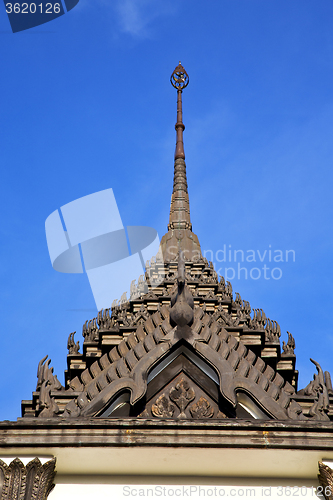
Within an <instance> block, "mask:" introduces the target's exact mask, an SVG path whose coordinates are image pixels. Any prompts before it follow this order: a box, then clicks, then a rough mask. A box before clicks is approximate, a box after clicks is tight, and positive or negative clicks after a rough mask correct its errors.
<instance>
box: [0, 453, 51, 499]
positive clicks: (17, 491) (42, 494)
mask: <svg viewBox="0 0 333 500" xmlns="http://www.w3.org/2000/svg"><path fill="white" fill-rule="evenodd" d="M55 464H56V459H55V458H53V459H52V460H49V461H48V462H45V464H43V465H42V464H41V462H40V460H39V458H34V459H33V460H31V462H29V463H28V464H27V465H26V466H24V465H23V463H22V462H21V460H20V459H19V458H15V460H13V461H12V462H11V463H10V465H7V464H6V463H5V462H3V461H2V460H0V500H46V499H47V497H48V496H49V494H50V492H51V491H52V490H53V488H54V484H53V480H54V477H55V475H56V471H55Z"/></svg>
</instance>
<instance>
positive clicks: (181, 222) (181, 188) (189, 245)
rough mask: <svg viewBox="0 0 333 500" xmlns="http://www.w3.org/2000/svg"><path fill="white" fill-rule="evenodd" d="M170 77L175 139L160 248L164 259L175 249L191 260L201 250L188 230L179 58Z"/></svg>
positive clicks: (185, 81)
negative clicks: (166, 218)
mask: <svg viewBox="0 0 333 500" xmlns="http://www.w3.org/2000/svg"><path fill="white" fill-rule="evenodd" d="M170 81H171V84H172V86H173V87H175V89H176V90H177V123H176V125H175V128H176V133H177V139H176V151H175V167H174V178H173V190H172V196H171V206H170V218H169V224H168V232H167V233H166V234H165V235H164V236H163V238H162V241H161V250H162V253H163V256H164V259H165V260H172V259H177V258H178V257H177V256H178V255H179V252H180V251H183V252H184V259H185V260H186V261H191V260H193V259H195V258H198V257H201V250H200V243H199V240H198V237H197V235H196V234H194V233H192V224H191V217H190V203H189V198H188V191H187V179H186V165H185V153H184V143H183V132H184V130H185V125H184V123H183V110H182V91H183V89H184V88H185V87H187V85H188V82H189V76H188V74H187V73H186V71H185V69H184V68H183V66H182V65H181V63H180V62H179V64H178V66H177V67H176V69H175V70H174V72H173V73H172V75H171V78H170Z"/></svg>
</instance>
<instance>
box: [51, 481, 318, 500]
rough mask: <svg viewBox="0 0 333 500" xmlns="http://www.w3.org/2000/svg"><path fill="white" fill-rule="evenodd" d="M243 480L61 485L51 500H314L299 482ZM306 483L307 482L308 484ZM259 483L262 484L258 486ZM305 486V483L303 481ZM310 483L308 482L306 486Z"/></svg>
mask: <svg viewBox="0 0 333 500" xmlns="http://www.w3.org/2000/svg"><path fill="white" fill-rule="evenodd" d="M251 482H252V481H248V483H247V482H246V481H244V480H239V481H237V480H235V479H234V480H233V482H232V483H230V482H229V481H227V482H225V481H223V480H221V482H220V484H218V485H216V484H211V485H207V484H206V485H199V484H197V483H195V481H194V482H193V483H192V484H165V483H164V484H163V483H160V484H153V485H152V484H150V485H149V484H127V485H126V484H96V483H95V484H83V483H81V484H80V483H76V484H71V483H58V484H57V485H56V487H55V489H54V490H53V492H51V494H50V496H49V500H92V499H98V500H126V499H128V500H136V499H140V498H141V499H151V500H160V499H163V500H171V499H176V498H179V499H185V498H186V499H189V500H206V499H207V498H208V499H209V498H210V499H214V500H221V499H224V498H229V499H232V498H237V499H239V498H244V499H250V498H251V499H256V500H258V499H261V500H263V499H265V498H266V499H271V500H279V499H289V500H290V498H291V497H292V498H293V499H295V497H297V498H299V499H302V498H304V499H313V500H314V499H315V498H316V490H315V486H309V484H307V485H306V484H301V482H300V481H298V482H294V481H289V483H288V482H286V481H283V480H282V481H281V482H280V484H277V482H276V481H274V486H272V485H271V486H270V485H269V481H266V480H262V481H261V484H260V481H259V482H257V484H256V485H253V484H250V483H251ZM305 482H307V481H305ZM258 483H259V484H258ZM303 483H304V481H303ZM307 483H309V482H307Z"/></svg>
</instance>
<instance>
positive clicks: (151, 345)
mask: <svg viewBox="0 0 333 500" xmlns="http://www.w3.org/2000/svg"><path fill="white" fill-rule="evenodd" d="M177 266H178V262H177V261H172V262H169V263H166V264H165V266H164V267H163V269H162V267H161V265H160V263H156V262H153V264H151V266H150V267H148V269H147V273H146V278H147V279H149V277H150V278H153V277H154V275H157V274H158V273H161V272H163V273H164V281H163V282H162V283H161V284H160V285H159V286H158V287H157V288H155V289H152V288H151V286H150V284H149V281H147V283H148V286H147V289H148V293H146V294H145V295H144V296H142V297H141V298H136V299H135V298H134V299H133V300H132V301H131V302H128V303H126V304H122V305H120V306H115V307H114V308H113V309H112V310H106V311H101V312H100V313H99V315H98V318H96V319H94V320H91V321H90V322H89V323H87V324H86V325H85V327H84V331H83V335H84V338H85V342H84V343H83V353H82V354H80V353H75V354H70V355H69V356H68V359H67V361H68V369H67V371H66V373H65V381H66V383H65V388H63V387H62V386H61V385H60V384H59V382H58V381H57V380H56V381H54V379H53V374H52V373H51V372H50V368H43V366H45V360H43V361H44V365H41V367H40V378H43V376H44V378H45V377H46V378H47V379H48V381H47V382H46V383H45V382H43V380H40V381H39V387H38V388H37V390H36V391H35V392H34V393H33V400H32V401H30V402H29V401H24V402H22V414H23V415H24V416H26V417H28V416H30V417H35V416H39V417H51V416H62V417H66V418H74V417H80V418H87V417H99V418H100V417H101V416H102V415H103V414H104V416H105V414H107V415H108V416H111V417H112V416H114V417H115V416H122V417H123V418H129V417H130V416H139V415H141V417H142V418H143V417H146V416H147V413H145V411H146V412H148V415H149V418H158V416H161V415H162V413H163V411H162V409H163V405H164V406H165V408H166V410H165V415H166V417H168V415H169V418H178V417H179V413H181V412H178V409H177V408H178V407H177V405H176V404H175V402H174V401H172V398H170V397H169V395H170V392H171V390H172V389H176V386H177V384H179V383H181V382H182V380H183V381H185V382H186V383H189V384H192V386H191V388H192V389H193V390H194V393H195V395H196V396H195V399H193V400H191V401H190V403H191V404H190V405H187V406H188V407H187V408H186V411H185V414H186V415H185V416H186V418H199V416H200V415H201V417H200V418H214V419H216V418H220V419H221V418H237V419H240V418H252V417H251V415H248V414H246V413H245V414H244V412H243V413H242V412H239V403H240V402H241V401H240V397H239V395H240V394H246V395H247V396H248V397H249V398H250V400H251V401H252V402H254V405H255V407H256V408H257V409H258V412H257V413H258V415H259V416H258V415H257V417H256V418H266V419H277V420H293V419H304V421H305V419H309V420H312V419H315V420H318V419H319V420H321V419H326V420H328V419H329V418H330V417H331V414H332V413H333V412H332V410H331V408H333V405H332V402H333V400H332V398H331V394H330V395H329V399H330V401H329V403H330V404H329V409H328V410H327V409H326V407H325V411H323V408H321V409H320V408H319V406H320V405H319V406H318V404H317V406H316V405H315V403H316V401H315V400H316V392H315V391H314V388H313V384H312V386H311V391H312V392H311V391H310V389H309V390H308V392H309V391H310V394H306V395H305V394H302V393H300V394H296V390H297V372H296V371H295V356H294V355H293V354H286V353H282V354H281V349H280V343H279V335H278V333H279V332H278V331H277V329H275V330H274V328H273V327H272V325H270V324H269V323H268V321H267V320H266V318H265V317H264V315H263V313H262V312H260V310H256V311H257V312H256V311H255V313H254V316H253V317H252V316H251V314H250V311H251V308H250V306H249V304H248V303H247V302H245V301H242V299H241V298H240V296H239V294H236V297H235V299H234V298H233V293H232V288H231V285H230V283H225V282H224V280H223V278H219V277H218V276H217V274H216V272H215V270H214V268H213V266H212V264H208V262H207V261H206V260H205V259H202V258H201V259H199V260H198V261H197V262H186V263H185V269H184V271H185V272H184V277H185V280H186V288H187V289H188V290H189V292H190V294H191V296H192V300H193V308H194V309H193V312H194V317H193V322H192V324H191V326H190V327H189V328H188V332H187V335H185V336H184V335H183V334H182V333H181V329H179V327H178V326H174V325H172V324H170V318H169V316H170V307H171V304H172V300H171V298H172V296H175V295H174V294H175V293H176V292H177V279H178V271H177ZM87 325H88V327H87ZM89 325H90V326H89ZM267 325H268V326H267ZM269 328H270V331H269V332H268V330H267V329H269ZM274 335H275V337H274ZM177 350H178V351H177ZM176 351H177V352H178V355H177V356H178V358H177V356H176V355H175V354H174V353H175V352H176ZM189 353H190V354H189ZM172 356H176V357H174V358H172ZM191 356H192V360H191V359H189V358H191ZM168 357H169V358H170V359H169V361H168V363H169V365H171V364H172V363H174V365H177V363H178V365H177V366H178V368H174V372H172V373H171V372H170V373H171V374H170V377H169V375H168V373H167V370H168V368H167V367H166V368H163V366H164V365H163V363H164V364H165V363H166V361H165V360H166V359H167V358H168ZM171 358H172V359H171ZM177 359H178V360H177ZM189 362H191V363H192V369H188V366H187V365H186V363H187V364H188V363H189ZM159 364H160V366H161V370H162V371H163V377H164V379H163V380H161V382H160V387H159V386H158V383H159V382H158V380H159V379H158V377H156V378H155V379H154V384H155V386H156V387H155V389H154V390H152V388H151V387H152V382H151V380H150V379H151V373H152V371H153V369H154V368H156V366H158V365H159ZM204 365H207V366H208V367H209V369H210V371H211V372H212V373H213V375H211V376H210V377H208V378H207V376H206V382H203V379H204V378H205V377H204V376H203V375H202V376H200V374H199V375H196V376H194V375H193V374H194V373H198V372H200V370H201V373H203V372H202V366H204ZM172 366H173V365H172ZM179 367H180V368H179ZM198 367H199V368H198ZM177 370H178V371H177ZM155 371H156V370H155ZM157 371H158V370H157ZM206 371H207V370H206ZM208 371H209V370H208ZM41 373H42V375H41ZM148 376H150V378H149V379H148ZM168 377H169V378H168ZM177 377H178V378H177ZM209 378H210V380H208V379H209ZM189 379H190V380H189ZM57 382H58V384H59V385H57ZM163 384H164V385H163ZM168 384H169V385H168ZM59 386H60V387H59ZM42 387H44V389H43V390H42ZM47 389H49V390H48V391H47ZM163 394H164V396H165V398H169V403H168V404H170V405H173V406H174V412H173V413H172V411H171V410H170V408H169V410H168V404H167V403H166V400H165V399H163V398H162V399H159V398H161V397H162V396H163ZM155 396H156V397H155ZM242 397H243V396H242ZM118 398H120V399H119V400H118ZM149 398H150V399H149ZM154 398H155V399H154ZM200 398H201V400H200ZM202 398H203V399H202ZM157 400H158V402H157ZM199 400H200V404H199V406H198V405H197V403H198V402H199ZM117 402H118V403H119V404H118V403H117ZM117 404H118V406H119V408H122V410H120V409H118V410H117V413H116V414H115V413H114V408H115V407H116V406H117ZM112 405H114V408H112ZM153 405H155V406H154V408H155V410H154V411H152V408H153ZM156 405H157V406H156ZM193 405H196V406H195V408H193ZM245 406H246V403H245ZM156 407H159V410H158V409H156ZM213 410H214V411H213ZM212 411H213V413H212ZM119 412H120V413H119ZM121 412H123V413H121ZM260 412H262V414H261V413H260ZM171 413H172V415H171ZM161 418H162V417H161ZM163 418H164V417H163ZM180 418H183V416H182V417H180Z"/></svg>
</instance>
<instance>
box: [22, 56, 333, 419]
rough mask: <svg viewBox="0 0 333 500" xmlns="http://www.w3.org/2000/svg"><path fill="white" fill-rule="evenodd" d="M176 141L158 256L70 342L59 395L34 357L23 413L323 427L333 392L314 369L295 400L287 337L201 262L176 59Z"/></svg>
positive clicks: (182, 80)
mask: <svg viewBox="0 0 333 500" xmlns="http://www.w3.org/2000/svg"><path fill="white" fill-rule="evenodd" d="M171 82H172V84H173V86H174V87H175V88H176V89H177V123H176V132H177V141H176V152H175V163H174V183H173V191H172V197H171V208H170V218H169V225H168V232H167V233H166V234H165V235H164V236H163V238H162V241H161V252H159V254H158V255H157V256H156V257H153V258H152V259H151V261H150V262H148V263H147V264H146V270H145V276H144V277H140V279H139V280H138V284H137V285H135V284H134V283H133V284H132V286H131V295H130V298H129V300H125V299H123V300H121V301H119V302H118V304H114V305H113V306H112V307H111V308H110V309H105V310H102V311H100V312H99V313H98V316H97V317H96V318H93V319H91V320H90V321H89V322H88V321H87V322H86V323H85V325H84V326H83V332H82V333H83V337H84V343H83V352H82V354H81V353H80V352H79V343H78V342H76V343H75V340H74V333H71V334H70V335H69V338H68V350H69V354H68V357H67V364H68V368H67V371H66V372H65V387H63V386H62V385H61V384H60V382H59V381H58V379H57V377H56V376H55V375H54V374H53V369H52V368H50V360H47V357H45V358H43V359H42V360H41V362H40V363H39V366H38V373H37V377H38V381H37V387H36V391H35V392H34V393H33V398H32V400H31V401H23V402H22V415H23V416H24V417H40V418H50V417H57V416H61V417H62V418H68V419H71V418H95V417H99V418H128V417H138V418H146V419H147V418H149V419H165V418H168V419H178V420H179V419H201V420H202V419H204V420H205V419H218V420H221V419H237V420H244V419H261V420H262V419H263V420H283V421H284V420H298V421H304V422H305V421H316V420H322V421H329V420H330V419H332V418H333V390H332V385H331V379H330V375H329V373H328V372H325V373H323V371H322V369H321V367H320V365H319V364H318V363H317V362H315V361H313V363H314V364H315V366H316V368H317V374H316V375H315V376H314V380H313V381H312V382H310V384H309V385H308V386H307V387H306V388H305V389H303V390H302V391H298V392H297V378H298V372H297V371H296V369H295V363H296V357H295V353H294V349H295V340H294V338H293V336H292V335H291V334H290V333H289V332H288V341H287V342H283V347H282V349H281V345H280V336H281V332H280V327H279V325H278V323H277V322H276V321H272V320H271V319H269V318H266V315H265V313H264V312H263V310H262V309H254V310H253V313H252V310H251V306H250V304H249V302H247V301H244V300H242V298H241V296H240V295H239V294H238V293H236V294H235V295H234V294H233V290H232V286H231V283H230V282H225V280H224V278H223V277H221V276H218V275H217V273H216V271H215V269H214V267H213V264H212V263H208V261H207V260H206V259H205V258H204V257H203V256H202V254H201V250H200V244H199V240H198V238H197V236H196V235H195V234H194V233H193V232H192V224H191V218H190V205H189V195H188V186H187V178H186V165H185V153H184V146H183V131H184V128H185V126H184V124H183V118H182V91H183V89H184V88H185V87H186V86H187V84H188V75H187V73H186V71H185V70H184V68H183V66H182V65H181V64H180V63H179V65H178V66H177V68H176V69H175V71H174V72H173V74H172V76H171Z"/></svg>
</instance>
